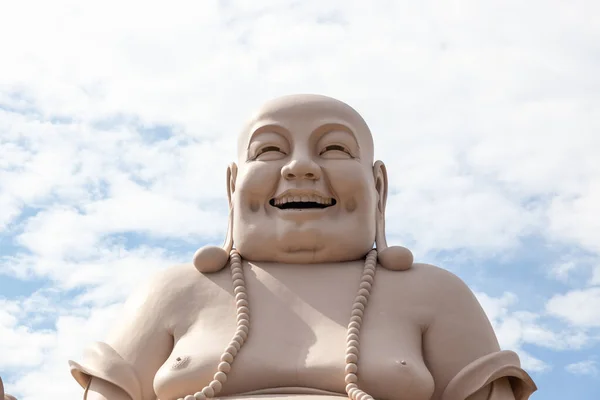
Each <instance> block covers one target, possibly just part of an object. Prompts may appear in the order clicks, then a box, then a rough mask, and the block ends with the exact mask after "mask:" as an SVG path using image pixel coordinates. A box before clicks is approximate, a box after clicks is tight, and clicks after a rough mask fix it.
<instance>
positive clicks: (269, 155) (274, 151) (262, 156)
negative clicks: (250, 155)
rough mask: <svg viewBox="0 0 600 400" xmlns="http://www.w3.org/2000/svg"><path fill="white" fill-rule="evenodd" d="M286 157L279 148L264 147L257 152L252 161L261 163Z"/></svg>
mask: <svg viewBox="0 0 600 400" xmlns="http://www.w3.org/2000/svg"><path fill="white" fill-rule="evenodd" d="M286 155H287V154H286V153H285V152H284V151H283V150H282V149H281V148H280V147H279V146H265V147H263V148H261V149H260V150H258V152H257V153H256V156H255V157H254V159H255V160H261V161H269V160H279V159H280V158H283V157H284V156H286Z"/></svg>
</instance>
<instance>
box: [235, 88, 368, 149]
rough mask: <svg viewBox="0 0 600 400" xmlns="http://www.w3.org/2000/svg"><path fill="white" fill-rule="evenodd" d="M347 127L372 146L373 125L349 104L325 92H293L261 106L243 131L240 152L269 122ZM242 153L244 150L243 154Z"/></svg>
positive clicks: (289, 125) (303, 126)
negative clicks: (306, 93) (327, 95)
mask: <svg viewBox="0 0 600 400" xmlns="http://www.w3.org/2000/svg"><path fill="white" fill-rule="evenodd" d="M330 123H335V124H342V125H345V126H347V127H348V128H349V129H350V130H351V131H352V132H353V133H354V134H355V135H356V137H357V139H358V140H359V142H365V141H366V142H367V143H364V145H365V147H367V148H372V146H373V144H372V141H373V139H372V137H371V132H370V130H369V127H368V126H367V124H366V122H365V121H364V119H363V118H362V117H361V115H360V114H359V113H358V112H357V111H356V110H354V109H353V108H352V107H350V106H349V105H348V104H346V103H344V102H342V101H340V100H337V99H334V98H331V97H326V96H321V95H292V96H285V97H280V98H277V99H274V100H271V101H269V102H267V103H266V104H264V105H263V106H262V107H260V108H259V109H258V110H257V111H256V112H255V113H254V115H253V116H252V118H250V120H249V121H248V122H247V124H246V125H245V127H244V129H243V130H242V132H241V133H240V137H239V145H240V148H239V150H240V151H243V150H244V149H245V148H246V146H247V145H248V140H249V139H250V136H251V135H252V133H253V132H254V131H255V130H256V129H258V128H260V127H261V126H265V125H281V126H283V127H284V128H286V129H288V130H289V131H291V133H292V134H293V133H294V132H293V131H294V129H296V128H298V127H299V126H302V128H308V129H316V128H317V127H319V126H320V125H323V124H330ZM240 154H241V153H240Z"/></svg>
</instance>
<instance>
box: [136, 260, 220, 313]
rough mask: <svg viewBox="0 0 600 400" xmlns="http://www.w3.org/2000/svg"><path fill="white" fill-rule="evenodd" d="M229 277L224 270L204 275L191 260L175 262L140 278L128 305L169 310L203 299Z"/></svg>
mask: <svg viewBox="0 0 600 400" xmlns="http://www.w3.org/2000/svg"><path fill="white" fill-rule="evenodd" d="M226 276H228V272H227V271H225V269H224V270H222V271H219V272H215V273H211V274H203V273H200V272H198V270H197V269H196V268H195V267H194V265H193V264H192V263H186V264H178V265H173V266H170V267H167V268H164V269H162V270H160V271H158V272H155V273H153V274H152V275H151V276H149V277H147V278H146V279H141V280H140V281H141V282H140V283H141V284H140V286H139V287H138V289H137V290H135V291H134V292H133V293H132V295H131V296H130V297H129V299H128V300H127V303H126V307H129V308H138V307H141V306H144V307H151V308H159V309H165V308H167V309H170V308H173V307H177V305H178V304H181V302H182V301H190V300H193V299H197V300H200V301H202V300H203V298H205V297H207V296H209V295H210V292H211V291H214V288H215V287H220V286H222V283H221V282H223V281H224V280H225V279H226Z"/></svg>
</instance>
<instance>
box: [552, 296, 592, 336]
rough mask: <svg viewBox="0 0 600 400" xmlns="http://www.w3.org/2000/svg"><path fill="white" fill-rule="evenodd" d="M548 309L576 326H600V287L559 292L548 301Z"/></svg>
mask: <svg viewBox="0 0 600 400" xmlns="http://www.w3.org/2000/svg"><path fill="white" fill-rule="evenodd" d="M546 310H547V312H548V313H550V314H551V315H554V316H556V317H559V318H562V319H564V320H565V321H567V322H569V323H570V324H573V325H575V326H581V327H589V328H592V327H600V287H591V288H587V289H581V290H572V291H569V292H567V293H565V294H557V295H555V296H553V297H552V298H551V299H550V300H549V301H548V303H547V304H546Z"/></svg>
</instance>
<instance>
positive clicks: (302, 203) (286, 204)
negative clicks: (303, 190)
mask: <svg viewBox="0 0 600 400" xmlns="http://www.w3.org/2000/svg"><path fill="white" fill-rule="evenodd" d="M335 203H336V201H335V199H333V198H326V197H321V196H287V197H282V198H277V199H271V200H269V204H270V205H272V206H273V207H277V208H279V209H280V210H310V209H324V208H327V207H331V206H335Z"/></svg>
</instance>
